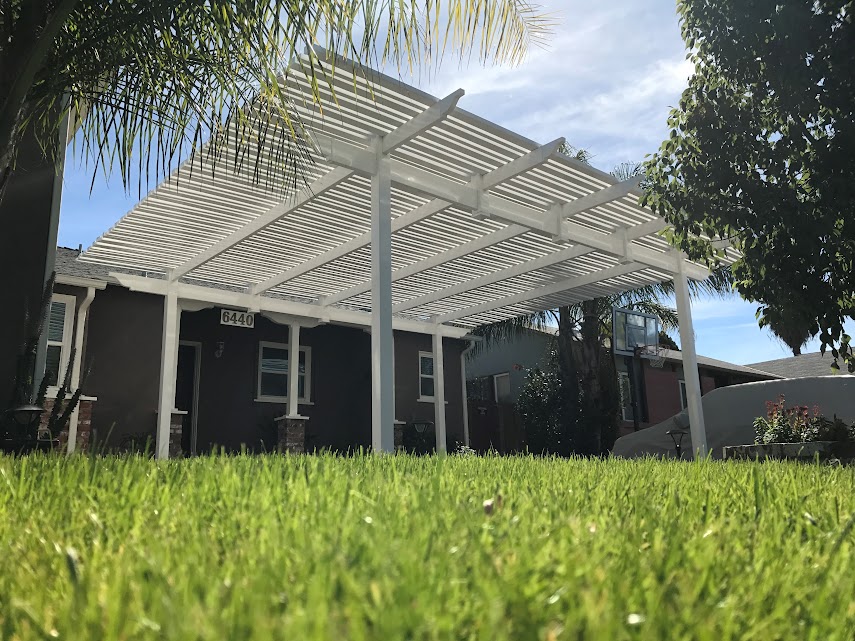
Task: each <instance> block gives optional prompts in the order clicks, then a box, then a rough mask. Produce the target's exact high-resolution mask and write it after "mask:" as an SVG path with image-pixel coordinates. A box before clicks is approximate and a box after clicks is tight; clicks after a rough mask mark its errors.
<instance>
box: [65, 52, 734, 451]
mask: <svg viewBox="0 0 855 641" xmlns="http://www.w3.org/2000/svg"><path fill="white" fill-rule="evenodd" d="M336 67H337V69H338V70H339V73H337V74H336V75H335V77H334V78H331V79H330V82H331V83H332V86H333V87H334V89H335V93H336V95H335V96H332V95H331V94H330V92H329V91H328V89H329V87H325V88H324V89H323V90H322V91H320V92H318V91H316V90H314V89H313V88H312V87H310V86H307V85H306V84H305V83H303V82H302V81H301V80H300V74H293V75H291V76H288V77H285V78H283V82H286V83H289V86H288V88H287V89H288V91H289V92H291V94H292V95H293V96H294V100H293V101H292V106H293V109H295V110H296V112H297V114H298V115H299V116H300V119H301V121H302V123H303V124H304V126H305V127H304V128H303V129H300V130H299V135H300V136H302V138H301V140H300V141H298V143H296V144H298V145H300V147H301V149H300V153H296V154H292V153H290V152H291V150H290V149H289V150H288V153H278V154H273V155H272V156H271V154H268V153H267V151H269V150H268V149H263V150H262V149H258V148H257V145H261V144H267V143H269V142H270V141H269V138H268V137H266V135H259V136H257V137H256V136H252V135H247V132H251V131H252V128H253V127H258V128H259V133H260V134H262V133H264V132H266V124H265V119H264V115H263V114H262V115H261V116H260V117H259V118H256V116H258V115H259V114H255V113H254V112H253V111H252V106H250V107H249V108H248V110H249V111H248V118H247V120H246V122H245V123H243V124H240V125H238V124H237V123H235V122H232V123H231V124H230V125H229V126H232V127H237V126H240V127H241V130H240V132H237V131H234V132H232V131H226V132H224V134H223V136H222V138H218V140H219V142H221V143H222V145H221V146H220V147H219V148H218V149H217V150H216V151H217V153H202V154H197V155H195V156H193V157H192V158H190V159H188V160H187V161H186V162H185V163H183V164H182V166H181V167H179V168H178V170H176V171H175V172H174V173H173V174H172V175H171V176H169V177H168V178H167V179H166V180H164V181H162V182H161V183H160V184H159V185H158V186H157V187H156V188H155V189H154V190H152V192H150V193H149V194H148V195H147V196H146V197H145V198H144V199H143V200H142V201H141V202H140V203H138V204H137V205H136V206H135V207H134V208H133V209H132V210H131V211H130V212H128V213H127V214H126V215H125V216H124V217H123V218H122V219H121V220H119V221H118V222H117V223H116V224H115V225H114V226H113V227H112V228H111V229H109V230H108V231H106V232H105V233H104V234H103V235H102V236H101V237H100V238H98V239H97V240H96V241H95V242H94V243H93V244H92V245H91V246H90V247H88V248H87V249H86V251H84V252H82V253H81V254H79V255H70V254H69V255H67V258H68V260H67V262H66V267H64V268H63V269H65V272H71V273H65V272H64V275H63V278H64V279H67V282H61V281H60V283H59V284H58V285H57V287H58V288H60V286H61V288H62V290H63V291H60V290H59V289H58V290H57V292H56V294H57V300H56V303H57V309H56V311H55V312H54V313H53V314H54V317H55V322H56V324H57V325H59V324H60V318H62V327H63V332H62V334H61V339H60V338H58V337H59V334H55V335H54V339H52V340H53V342H52V343H51V345H49V346H48V347H52V348H53V349H52V352H53V353H52V355H51V359H52V362H59V363H60V364H61V366H62V365H63V363H64V362H68V359H67V358H66V356H65V354H69V353H70V347H69V344H68V342H67V341H68V339H67V336H70V335H71V333H73V334H74V336H82V340H81V341H79V342H78V343H76V344H81V345H82V357H83V359H82V363H83V364H85V365H83V366H82V370H81V379H80V380H81V381H82V383H81V384H82V385H83V389H84V391H85V392H86V394H87V395H88V396H89V397H90V398H91V399H97V400H91V401H90V403H91V404H92V407H91V429H92V430H97V432H98V440H99V441H100V440H102V439H106V440H107V441H108V442H111V443H115V442H117V441H118V440H121V439H122V438H124V437H127V436H132V435H135V434H138V433H139V434H151V432H152V430H154V434H155V442H156V455H157V456H158V457H159V458H168V457H169V456H170V455H175V454H177V453H178V452H179V451H181V452H190V453H192V452H200V451H207V450H208V449H209V448H211V447H215V446H222V447H226V448H228V449H237V448H239V447H242V446H244V445H246V446H247V447H250V448H253V449H261V448H265V449H271V448H273V447H277V448H285V449H291V450H297V451H302V450H304V449H306V448H312V447H329V448H333V449H338V450H344V449H348V448H352V447H355V446H360V445H364V446H369V445H370V447H372V448H373V449H374V450H377V451H392V450H394V449H395V447H396V445H397V444H400V443H401V442H405V441H406V439H407V435H408V434H409V435H410V436H413V434H421V435H422V437H421V438H422V444H423V445H424V444H425V443H424V441H425V437H424V434H428V433H432V436H433V439H427V440H432V447H434V448H435V449H436V450H438V451H442V450H445V449H447V448H449V447H452V446H453V445H454V443H455V442H456V441H462V442H463V443H467V442H468V441H469V435H468V426H467V421H468V418H467V414H466V412H465V411H464V408H465V407H466V405H467V403H466V402H465V398H466V391H465V388H464V384H463V382H464V380H465V378H466V377H465V374H464V369H465V360H464V353H465V351H466V350H467V349H468V347H469V345H470V338H471V336H470V332H471V331H472V330H473V329H474V328H476V327H479V326H481V325H484V324H486V323H491V322H495V321H500V320H503V319H508V318H513V317H516V316H519V315H522V314H529V313H533V312H541V311H544V310H548V309H554V308H555V307H558V306H561V305H565V304H570V303H572V302H576V301H579V300H585V299H588V298H592V297H601V296H608V295H611V294H615V293H619V292H622V291H626V290H629V289H636V288H639V287H643V286H646V285H651V284H654V283H659V282H663V281H665V280H672V279H673V280H674V281H675V283H676V298H677V303H678V307H681V315H683V317H684V318H689V317H690V313H689V295H688V280H689V279H695V280H702V279H705V278H707V277H708V276H709V270H708V269H707V268H706V267H705V266H703V265H700V264H698V263H695V262H693V261H691V260H689V259H688V258H687V257H686V256H685V255H683V254H681V253H679V252H676V251H674V250H673V248H672V247H671V246H670V245H669V244H668V242H667V240H666V239H665V238H663V236H662V235H660V233H659V232H661V231H662V230H663V229H665V228H666V227H667V224H666V223H665V221H663V220H662V219H660V218H658V217H657V216H656V215H655V214H654V213H653V212H652V211H651V210H650V209H649V208H647V207H644V206H643V205H641V203H640V201H639V198H640V196H641V195H642V192H641V191H640V190H639V188H638V183H637V181H633V180H630V181H623V182H620V181H618V180H617V179H615V178H614V177H613V176H610V175H609V174H606V173H604V172H601V171H599V170H597V169H595V168H593V167H590V166H589V165H586V164H585V163H582V162H579V161H578V160H576V159H573V158H570V157H568V156H566V155H564V154H562V153H561V152H560V148H561V145H562V143H563V140H561V139H559V140H555V141H552V142H550V143H547V144H543V145H541V144H538V143H535V142H533V141H531V140H528V139H526V138H524V137H523V136H520V135H518V134H516V133H514V132H511V131H508V130H507V129H504V128H502V127H500V126H498V125H496V124H494V123H491V122H488V121H486V120H484V119H483V118H479V117H478V116H476V115H474V114H471V113H469V112H467V111H465V110H463V109H459V108H457V102H458V101H459V99H460V98H461V97H462V96H463V94H464V92H463V90H457V91H454V92H452V93H451V94H449V95H448V96H446V97H445V98H442V99H437V98H435V97H433V96H430V95H428V94H426V93H424V92H421V91H419V90H418V89H416V88H414V87H411V86H408V85H406V84H404V83H403V82H401V81H400V80H397V79H394V78H390V77H388V76H384V75H382V74H379V73H376V72H374V71H372V70H370V69H365V68H358V69H357V68H354V67H353V65H352V64H351V63H349V62H348V61H346V60H340V59H339V60H337V61H336ZM348 70H350V71H348ZM351 71H352V72H353V73H351ZM316 101H320V103H321V104H318V103H317V102H316ZM232 133H235V135H234V136H232V135H231V134H232ZM235 141H238V142H241V141H244V142H246V144H247V145H248V146H249V149H247V150H241V149H237V148H235V147H234V146H233V144H232V143H234V142H235ZM265 141H267V143H266V142H265ZM277 150H278V151H282V150H281V149H278V148H277ZM244 151H245V152H246V153H244ZM295 157H299V158H301V159H302V160H305V161H306V172H305V173H304V174H303V177H304V178H305V181H304V182H303V181H293V180H289V179H288V175H289V174H288V173H287V166H282V165H281V164H277V163H280V161H282V159H285V160H284V162H285V164H286V165H287V162H288V160H289V159H293V158H295ZM252 159H257V160H258V163H259V164H258V165H255V164H254V161H253V160H252ZM309 161H311V162H309ZM259 177H260V179H261V183H259V180H257V179H258V178H259ZM737 258H738V253H736V252H735V251H734V250H732V249H731V248H728V249H726V250H725V256H724V257H723V260H724V262H725V263H727V264H730V263H732V262H733V261H735V260H736V259H737ZM58 271H61V270H58ZM68 279H70V280H68ZM74 280H76V282H72V281H74ZM84 292H85V293H84ZM61 295H64V296H66V297H67V298H65V299H60V298H59V296H61ZM63 300H64V301H65V305H64V306H63V305H60V304H59V303H62V302H63ZM72 305H73V310H72ZM684 312H685V313H684ZM684 327H685V336H684V337H683V343H684V344H686V345H687V346H691V345H693V344H694V339H693V336H692V333H691V322H690V321H689V322H686V323H684ZM685 358H686V361H687V363H688V364H689V367H688V370H687V371H688V372H690V374H689V376H687V397H688V401H689V406H690V411H691V412H692V414H693V418H692V429H693V431H694V432H696V433H695V437H696V438H695V442H696V443H698V448H699V450H700V451H701V452H702V453H703V451H704V446H703V442H704V436H703V434H704V431H703V416H702V413H701V405H700V394H701V390H700V382H699V380H698V378H697V376H696V375H695V376H694V377H693V376H692V375H691V372H692V371H696V367H695V361H694V352H693V351H692V350H691V349H689V348H688V347H687V349H686V352H685ZM64 366H65V367H68V365H64ZM60 369H61V367H60ZM87 370H88V371H89V375H88V376H87V377H83V375H82V372H85V371H87ZM81 411H82V410H81ZM77 427H78V429H79V428H82V427H83V425H82V421H81V422H80V424H79V425H78V426H77ZM69 439H70V440H69V447H70V448H73V447H74V446H75V445H74V443H75V441H76V440H77V439H76V434H71V433H70V434H69Z"/></svg>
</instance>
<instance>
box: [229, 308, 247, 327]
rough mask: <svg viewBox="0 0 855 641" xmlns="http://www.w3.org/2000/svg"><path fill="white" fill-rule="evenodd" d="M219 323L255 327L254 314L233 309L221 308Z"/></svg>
mask: <svg viewBox="0 0 855 641" xmlns="http://www.w3.org/2000/svg"><path fill="white" fill-rule="evenodd" d="M220 325H232V326H234V327H255V314H253V313H251V312H237V311H235V310H233V309H221V310H220Z"/></svg>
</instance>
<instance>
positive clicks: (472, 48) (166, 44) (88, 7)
mask: <svg viewBox="0 0 855 641" xmlns="http://www.w3.org/2000/svg"><path fill="white" fill-rule="evenodd" d="M10 4H11V8H9V11H4V12H3V19H4V26H5V27H7V28H8V30H9V32H10V33H12V34H14V35H13V37H12V38H11V39H10V40H9V41H4V42H0V69H4V74H2V76H3V77H2V78H0V95H3V96H9V95H14V92H11V93H10V91H11V89H14V88H15V87H17V85H15V82H17V80H16V79H18V78H20V77H21V74H16V73H15V72H16V65H20V64H22V63H20V62H19V60H18V59H19V58H21V49H22V46H23V44H25V43H26V42H27V37H28V36H29V35H30V34H29V33H27V32H26V31H27V30H26V27H27V25H29V24H30V23H33V24H39V23H40V19H42V18H44V16H42V15H41V14H40V13H38V12H48V13H50V12H51V10H52V9H53V5H54V4H55V3H54V2H31V1H30V0H10ZM72 5H73V9H71V10H70V13H69V15H68V17H67V19H65V20H64V21H63V24H62V29H61V32H60V33H59V35H58V36H57V37H56V38H54V39H53V40H52V46H51V47H50V49H49V51H48V52H47V53H46V54H45V55H44V56H42V58H41V59H40V62H41V64H40V66H39V71H38V73H37V74H36V75H35V78H34V80H33V81H32V82H30V83H29V84H28V85H27V87H26V88H27V91H26V100H25V101H23V102H21V104H19V105H18V106H17V107H15V106H14V105H12V107H15V108H14V109H12V110H11V111H10V110H9V109H5V108H6V107H7V106H8V105H6V103H3V105H2V106H3V107H4V112H3V113H4V114H5V113H6V112H7V111H9V113H13V115H15V116H16V117H15V118H6V117H5V115H4V118H3V119H0V156H2V159H3V162H4V163H6V161H7V160H8V156H9V154H8V153H6V152H7V151H8V150H9V148H10V146H14V144H15V140H14V138H15V136H11V137H9V140H8V141H7V140H6V136H5V134H4V132H5V131H6V129H9V128H12V129H14V130H15V131H16V132H18V133H19V131H22V130H24V129H26V128H33V129H34V130H36V131H37V133H38V135H39V138H40V139H41V140H42V141H43V144H44V146H45V151H46V153H47V154H49V155H50V154H55V152H56V139H57V133H58V132H59V130H60V121H61V120H62V118H60V117H58V115H59V116H62V114H64V113H68V112H70V113H71V114H74V115H75V117H77V115H80V116H81V117H82V120H81V129H82V131H81V132H80V134H79V138H78V140H79V144H80V151H81V153H82V155H83V157H84V158H85V159H86V161H87V162H88V163H89V164H90V165H91V166H92V167H93V169H95V170H98V171H103V172H114V171H115V172H117V173H119V174H120V175H121V178H122V180H123V182H124V184H125V186H126V187H130V186H131V181H132V179H133V177H134V176H136V177H137V180H138V181H139V184H138V185H137V187H138V188H139V189H141V188H142V183H143V182H145V183H146V184H148V182H149V181H150V180H152V179H154V180H159V179H160V178H162V177H163V176H165V175H166V174H168V173H170V172H171V171H172V170H173V169H174V167H175V166H176V165H177V164H178V163H179V162H180V161H181V160H182V159H183V158H185V157H186V156H188V155H189V154H192V153H193V152H198V151H200V150H201V149H202V148H203V145H204V144H205V142H206V141H208V140H209V139H210V140H212V141H213V142H212V145H211V146H210V147H209V148H208V149H209V151H208V153H209V154H211V157H215V158H216V157H219V155H221V154H222V153H223V151H224V150H225V149H230V150H232V151H235V150H236V151H235V153H234V154H232V155H233V157H234V158H235V161H234V163H235V166H234V167H233V169H234V170H235V171H240V170H242V169H243V168H245V167H246V168H248V169H249V170H251V174H252V176H253V179H254V180H256V181H259V180H261V179H264V180H266V181H268V182H269V183H270V184H273V185H279V186H289V185H293V184H294V183H295V182H296V181H297V180H298V179H299V177H300V176H301V175H302V174H303V173H304V172H305V168H306V166H307V165H308V163H310V162H311V148H310V145H309V144H308V143H306V142H305V138H304V136H303V135H302V129H303V125H302V122H301V118H300V108H301V107H302V105H300V104H297V103H295V102H294V95H295V94H294V92H293V89H294V87H296V86H298V85H299V86H301V87H304V88H308V89H309V90H310V93H311V94H312V95H313V99H314V101H315V102H316V103H319V102H320V99H321V96H322V95H331V96H332V98H333V100H335V82H334V78H335V77H336V71H337V60H339V59H340V58H348V59H351V60H355V61H357V63H364V64H366V65H373V66H383V65H387V64H389V65H391V66H393V67H394V68H396V69H398V71H399V72H400V73H405V72H408V71H411V70H413V69H414V68H415V67H416V66H417V65H423V64H434V63H438V62H439V60H441V59H442V57H443V55H444V54H446V53H448V54H454V55H466V54H471V55H475V56H477V58H478V60H479V61H481V62H483V63H488V62H503V63H511V64H516V63H519V62H520V61H521V60H522V59H523V57H524V56H525V53H526V52H527V51H528V50H529V49H530V48H531V47H532V46H539V45H542V44H543V42H544V40H545V38H546V37H547V36H548V34H549V32H550V31H551V29H552V26H553V24H554V19H553V18H551V17H550V16H547V15H545V14H543V12H542V11H541V10H540V8H539V7H538V6H537V5H534V4H531V3H529V2H528V1H527V0H424V1H423V2H417V1H416V0H411V1H409V2H398V1H397V0H380V1H375V0H297V1H294V0H205V1H202V0H146V2H110V3H104V2H100V1H98V0H76V2H75V1H74V0H63V2H62V6H72ZM57 6H59V5H57ZM50 15H53V14H50ZM6 22H8V23H9V24H5V23H6ZM41 23H44V20H43V19H42V20H41ZM16 27H17V29H16ZM22 43H23V44H22ZM25 53H26V52H25ZM327 54H329V55H327ZM24 58H26V59H27V60H29V58H27V57H26V56H24ZM7 69H9V70H10V72H9V73H5V70H7ZM348 73H349V74H351V75H352V76H353V78H354V81H355V79H356V77H357V76H359V75H361V74H363V73H364V71H363V69H362V67H360V66H359V65H358V64H357V65H355V66H353V67H352V69H351V70H350V71H349V72H348ZM24 80H25V79H24ZM24 80H21V82H24ZM6 81H8V82H6ZM4 82H6V84H3V83H4ZM6 85H9V86H6ZM13 85H14V86H13ZM65 97H67V102H63V100H64V99H65ZM4 127H5V129H4ZM7 142H8V144H7ZM4 168H5V167H0V170H3V169H4Z"/></svg>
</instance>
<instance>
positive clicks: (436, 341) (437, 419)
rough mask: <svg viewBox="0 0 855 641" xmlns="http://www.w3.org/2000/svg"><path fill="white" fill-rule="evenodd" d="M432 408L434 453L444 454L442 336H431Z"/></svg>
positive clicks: (437, 333) (437, 334)
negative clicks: (434, 440) (434, 438)
mask: <svg viewBox="0 0 855 641" xmlns="http://www.w3.org/2000/svg"><path fill="white" fill-rule="evenodd" d="M433 385H434V390H433V407H434V425H435V428H436V451H437V453H439V452H445V451H446V449H447V447H448V439H447V437H446V432H445V364H444V363H443V358H442V334H440V333H439V332H436V333H435V334H434V335H433Z"/></svg>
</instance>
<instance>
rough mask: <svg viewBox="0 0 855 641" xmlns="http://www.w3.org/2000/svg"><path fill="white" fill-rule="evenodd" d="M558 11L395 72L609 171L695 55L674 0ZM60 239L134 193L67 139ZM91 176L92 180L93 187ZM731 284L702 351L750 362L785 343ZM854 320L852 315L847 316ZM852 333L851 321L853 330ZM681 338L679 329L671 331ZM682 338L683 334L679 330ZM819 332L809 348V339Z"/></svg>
mask: <svg viewBox="0 0 855 641" xmlns="http://www.w3.org/2000/svg"><path fill="white" fill-rule="evenodd" d="M541 4H542V5H543V6H544V9H545V11H546V12H548V13H552V14H553V15H554V16H555V18H557V20H558V21H559V22H558V24H557V26H556V28H555V30H554V32H553V36H552V38H551V39H550V41H549V44H548V46H547V47H546V48H543V49H534V50H532V51H531V52H530V54H529V56H528V58H527V59H526V61H525V62H524V63H523V64H521V65H519V66H517V67H483V66H481V65H479V64H478V63H477V62H471V63H468V64H460V63H458V62H457V61H454V60H451V59H447V60H446V61H445V62H444V63H443V65H442V66H441V67H440V68H439V70H430V71H425V70H422V71H420V72H419V73H417V75H416V76H413V77H410V76H404V77H403V78H402V79H403V80H405V81H406V82H409V83H411V84H414V85H416V86H418V87H419V88H421V89H423V90H425V91H428V92H430V93H432V94H434V95H436V96H438V97H442V96H445V95H447V94H449V93H451V92H452V91H454V90H455V89H457V88H459V87H462V88H463V89H465V90H466V95H465V96H464V97H463V99H461V101H460V103H459V106H460V107H462V108H464V109H467V110H469V111H471V112H473V113H475V114H477V115H479V116H482V117H484V118H487V119H488V120H492V121H494V122H496V123H498V124H500V125H502V126H504V127H507V128H509V129H511V130H513V131H516V132H518V133H520V134H522V135H524V136H527V137H528V138H530V139H532V140H535V141H537V142H540V143H546V142H549V141H551V140H554V139H555V138H558V137H560V136H564V137H565V138H566V139H567V141H568V142H569V143H570V144H572V145H573V146H574V147H577V148H584V149H586V150H588V151H589V152H590V153H591V154H592V155H593V158H592V164H594V165H595V166H597V167H599V168H600V169H603V170H605V171H610V170H612V169H613V168H614V167H615V166H616V165H618V164H619V163H622V162H627V161H633V162H638V161H641V160H643V159H644V158H645V157H646V156H647V155H649V154H651V153H653V152H655V151H656V150H657V149H658V147H659V144H660V143H661V141H662V140H664V138H665V136H666V135H667V127H666V119H667V117H668V113H669V111H670V109H671V107H672V106H673V105H675V104H676V103H677V101H678V100H679V96H680V93H681V92H682V90H683V89H684V88H685V87H686V85H687V80H688V77H689V75H690V74H691V72H692V67H691V65H690V64H689V63H688V61H687V60H686V50H685V47H684V44H683V41H682V39H681V38H680V30H679V25H678V23H677V16H676V12H675V6H674V3H673V2H669V1H668V0H657V1H656V2H638V0H612V1H611V2H608V3H606V2H602V1H601V0H541ZM69 154H70V155H69V158H68V159H67V163H66V172H65V183H64V188H63V196H62V210H61V218H60V229H59V243H60V245H63V246H66V247H77V246H78V245H82V246H83V247H84V248H86V247H88V246H89V245H90V244H91V243H92V242H93V241H94V240H95V239H96V238H97V237H98V236H99V235H100V234H102V233H104V232H105V231H107V229H108V228H109V227H110V226H111V225H112V224H113V223H115V222H116V221H117V220H118V219H119V218H121V216H123V215H124V214H125V213H126V212H127V211H128V210H130V209H131V208H132V207H133V206H134V205H135V204H136V202H137V201H138V200H139V198H138V193H137V189H136V188H134V189H133V192H132V193H130V194H128V193H126V192H125V190H124V188H123V187H122V184H121V180H120V179H119V178H118V177H117V176H111V177H105V176H103V175H102V174H97V175H95V179H94V183H93V171H92V170H91V168H87V167H86V166H85V165H84V164H83V163H82V161H81V157H80V153H79V150H76V151H74V152H72V149H71V148H70V149H69ZM90 186H91V191H90ZM756 308H757V305H756V304H754V303H749V302H746V301H743V300H741V299H740V298H739V297H738V296H736V295H734V296H733V297H729V298H726V299H724V300H717V299H716V300H699V301H696V302H695V303H694V306H693V320H694V325H695V336H696V343H697V351H698V353H699V354H702V355H705V356H709V357H712V358H718V359H721V360H725V361H730V362H733V363H737V364H748V363H754V362H759V361H764V360H771V359H775V358H784V357H786V356H788V355H790V353H789V350H788V349H787V348H786V347H785V346H783V345H782V344H781V343H780V342H779V341H777V340H776V339H775V338H774V336H772V335H771V334H770V333H769V332H768V331H766V330H760V329H759V328H758V326H757V321H756V319H755V312H756ZM849 329H850V330H852V331H855V327H850V328H849ZM850 333H851V332H850ZM675 338H676V337H675ZM678 342H679V341H678ZM818 349H819V345H818V343H817V342H816V341H814V342H812V343H810V344H809V345H808V346H807V347H806V348H805V351H816V350H818Z"/></svg>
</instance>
